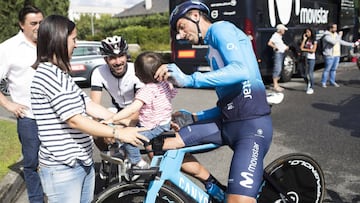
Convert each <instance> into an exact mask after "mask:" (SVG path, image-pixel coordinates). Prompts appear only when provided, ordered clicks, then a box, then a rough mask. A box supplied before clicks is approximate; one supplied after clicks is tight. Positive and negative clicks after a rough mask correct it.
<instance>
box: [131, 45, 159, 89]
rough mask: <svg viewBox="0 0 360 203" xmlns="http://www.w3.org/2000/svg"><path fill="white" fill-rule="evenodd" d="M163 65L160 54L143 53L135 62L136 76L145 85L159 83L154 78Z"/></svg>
mask: <svg viewBox="0 0 360 203" xmlns="http://www.w3.org/2000/svg"><path fill="white" fill-rule="evenodd" d="M162 64H163V59H162V57H161V55H160V54H158V53H155V52H143V53H141V54H140V55H139V56H138V57H136V60H135V63H134V65H135V75H136V76H137V77H138V78H139V79H140V80H141V81H142V82H143V83H145V84H146V83H157V82H158V81H157V80H156V79H155V78H154V75H155V73H156V71H157V70H158V69H159V67H160V66H161V65H162Z"/></svg>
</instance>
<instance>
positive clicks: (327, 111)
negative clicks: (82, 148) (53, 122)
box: [1, 63, 360, 203]
mask: <svg viewBox="0 0 360 203" xmlns="http://www.w3.org/2000/svg"><path fill="white" fill-rule="evenodd" d="M320 71H321V70H319V71H316V72H315V78H316V82H317V83H316V86H315V93H314V94H313V95H306V94H305V91H304V88H305V85H304V83H303V80H302V79H300V78H294V79H293V80H292V81H291V82H288V83H285V84H282V86H283V87H285V88H286V90H285V93H284V94H285V98H284V101H283V102H282V103H281V104H279V105H276V106H273V107H272V117H273V126H274V136H273V142H272V145H271V148H270V151H269V153H268V155H267V156H266V158H265V164H268V163H270V162H271V161H273V160H274V159H275V158H277V157H279V156H281V155H284V154H287V153H292V152H299V153H305V154H308V155H310V156H312V157H313V158H314V159H315V160H316V161H317V162H318V163H319V164H320V166H321V167H322V169H323V171H324V174H325V181H326V191H327V194H326V198H325V200H324V202H336V203H356V202H360V152H359V151H360V150H359V149H360V148H359V146H360V124H359V121H360V71H359V70H358V69H357V67H355V66H354V64H352V63H342V64H341V66H340V68H339V69H338V72H337V73H338V74H337V80H338V83H339V84H340V85H341V87H340V88H335V87H328V88H321V87H320V86H319V81H320V74H321V72H320ZM85 91H88V89H85ZM215 102H216V96H215V93H214V91H213V90H195V89H179V94H178V95H177V97H176V98H175V100H174V102H173V105H174V109H180V108H185V109H187V110H190V111H198V110H202V109H206V108H210V107H212V106H213V105H214V104H215ZM103 104H104V105H105V106H107V105H108V104H109V101H108V99H104V101H103ZM1 115H4V114H3V112H1ZM231 155H232V152H231V150H230V149H229V148H228V147H226V146H224V147H221V148H219V149H217V150H215V151H212V152H208V153H204V154H199V155H197V158H198V159H199V160H200V161H201V162H202V163H203V164H205V165H206V166H207V167H208V168H209V169H210V170H211V171H212V173H213V174H214V175H215V176H216V177H217V178H218V179H219V180H220V181H221V182H223V183H226V179H227V173H228V165H229V163H230V159H231ZM95 160H96V161H98V160H99V159H98V156H97V155H96V156H95ZM16 203H27V200H26V195H25V193H24V194H22V196H21V197H20V199H19V200H18V201H17V202H16Z"/></svg>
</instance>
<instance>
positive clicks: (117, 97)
mask: <svg viewBox="0 0 360 203" xmlns="http://www.w3.org/2000/svg"><path fill="white" fill-rule="evenodd" d="M101 45H102V47H101V48H100V49H101V53H102V55H104V60H105V62H106V64H104V65H102V66H101V67H99V68H97V69H95V70H94V72H93V74H92V76H91V91H90V98H91V100H93V101H94V102H95V103H98V104H100V103H101V97H102V89H103V88H104V89H105V90H106V91H107V92H108V93H109V95H110V97H111V101H112V107H110V108H109V109H110V110H111V111H113V112H114V113H117V112H119V111H120V110H122V109H123V108H124V107H125V106H127V105H129V104H131V103H132V101H133V99H134V97H135V92H136V91H137V90H138V89H140V88H141V87H143V86H144V84H143V83H142V82H141V81H140V80H139V78H137V77H136V76H135V70H134V64H133V63H128V44H127V43H126V40H125V39H124V38H123V37H121V36H116V35H115V36H112V37H107V38H105V39H103V40H102V41H101ZM137 117H138V115H137V114H134V115H133V116H131V117H130V119H125V120H123V121H122V123H123V124H126V125H135V124H132V123H131V122H132V121H134V122H133V123H137ZM106 142H108V143H109V142H110V141H107V140H105V141H104V139H103V138H97V139H95V143H96V146H97V147H98V148H99V149H100V150H101V151H107V147H108V145H107V144H106ZM112 147H114V146H112ZM109 173H110V166H109V165H107V164H106V163H105V162H104V161H103V162H102V164H101V167H100V177H101V178H102V179H105V178H106V177H107V176H108V174H109Z"/></svg>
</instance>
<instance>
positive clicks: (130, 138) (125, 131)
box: [115, 127, 150, 146]
mask: <svg viewBox="0 0 360 203" xmlns="http://www.w3.org/2000/svg"><path fill="white" fill-rule="evenodd" d="M116 130H117V133H115V138H116V139H118V140H120V142H123V143H129V144H132V145H134V146H137V145H141V146H142V145H144V142H150V140H149V139H148V138H147V137H145V136H144V135H141V134H140V133H139V131H144V130H147V129H146V128H135V127H126V128H123V127H116Z"/></svg>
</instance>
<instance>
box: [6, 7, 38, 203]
mask: <svg viewBox="0 0 360 203" xmlns="http://www.w3.org/2000/svg"><path fill="white" fill-rule="evenodd" d="M43 18H44V16H43V13H42V11H41V10H40V9H38V8H36V7H33V6H30V5H27V6H25V7H24V8H23V9H22V10H20V12H19V26H20V29H21V30H20V31H19V33H18V34H17V35H15V36H13V37H11V38H10V39H8V40H6V41H5V42H3V43H2V44H0V79H4V78H7V79H8V82H9V87H8V88H9V92H10V95H11V100H9V99H8V98H7V97H6V96H4V95H3V94H2V93H1V92H0V105H1V106H2V107H3V108H5V109H6V110H7V111H9V112H11V113H13V114H14V116H15V117H16V118H17V129H18V135H19V140H20V142H21V144H22V155H23V164H24V178H25V183H26V188H27V191H28V197H29V201H30V203H34V202H36V203H42V202H44V196H43V190H42V187H41V182H40V177H39V175H38V173H37V167H38V162H39V161H38V151H39V145H40V141H39V138H38V127H37V124H36V122H35V119H34V115H33V113H32V110H31V102H30V84H31V81H32V76H33V74H34V72H35V70H34V69H32V68H31V65H33V63H34V62H35V60H36V41H37V31H38V28H39V25H40V23H41V21H42V20H43Z"/></svg>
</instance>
